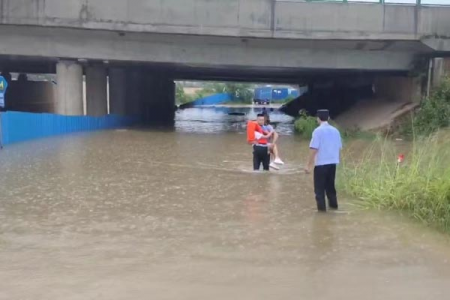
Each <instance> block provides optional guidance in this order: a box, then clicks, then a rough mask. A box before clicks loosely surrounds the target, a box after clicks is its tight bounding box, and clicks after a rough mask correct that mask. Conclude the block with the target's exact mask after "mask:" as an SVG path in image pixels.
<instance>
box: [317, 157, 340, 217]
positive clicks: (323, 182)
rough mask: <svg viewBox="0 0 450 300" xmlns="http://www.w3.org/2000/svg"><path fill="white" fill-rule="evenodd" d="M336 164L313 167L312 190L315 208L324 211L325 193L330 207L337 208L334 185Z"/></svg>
mask: <svg viewBox="0 0 450 300" xmlns="http://www.w3.org/2000/svg"><path fill="white" fill-rule="evenodd" d="M335 179H336V165H324V166H316V167H315V168H314V192H315V194H316V201H317V209H318V210H319V211H326V210H327V206H326V203H325V194H326V195H327V198H328V205H329V207H330V208H333V209H337V208H338V202H337V195H336V187H335V183H334V182H335Z"/></svg>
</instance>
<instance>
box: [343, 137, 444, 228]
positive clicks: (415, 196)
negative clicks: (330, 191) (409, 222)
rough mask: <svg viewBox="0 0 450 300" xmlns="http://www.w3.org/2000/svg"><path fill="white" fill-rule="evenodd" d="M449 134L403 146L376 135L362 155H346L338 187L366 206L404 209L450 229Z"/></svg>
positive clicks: (433, 224) (426, 221)
mask: <svg viewBox="0 0 450 300" xmlns="http://www.w3.org/2000/svg"><path fill="white" fill-rule="evenodd" d="M449 138H450V134H448V132H447V133H445V134H444V133H442V132H441V133H437V134H434V135H432V136H429V137H426V138H420V139H419V138H416V139H414V141H413V142H412V143H411V144H409V145H408V146H406V147H405V149H403V150H405V153H404V155H405V160H404V161H403V162H402V163H400V164H398V163H397V157H398V155H399V154H400V153H401V152H400V151H401V150H402V149H399V148H401V147H399V145H396V144H395V142H393V141H391V140H387V139H381V138H379V139H377V140H376V141H375V142H374V143H373V145H372V146H371V147H370V148H369V149H367V150H366V151H365V152H364V153H363V154H362V156H360V157H359V158H358V159H352V158H350V157H344V163H343V164H342V171H341V178H340V186H341V188H342V189H343V190H344V191H345V192H346V193H348V194H350V195H353V196H355V197H356V198H358V199H360V201H359V204H360V205H362V206H363V207H368V208H377V209H387V210H399V211H405V212H407V213H408V214H409V215H411V217H413V218H415V219H417V220H420V221H421V222H423V223H425V224H427V225H431V226H435V227H438V228H441V229H443V230H446V231H447V232H450V152H449V150H448V149H450V148H449V146H450V142H449Z"/></svg>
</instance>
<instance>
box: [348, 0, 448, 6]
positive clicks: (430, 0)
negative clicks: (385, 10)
mask: <svg viewBox="0 0 450 300" xmlns="http://www.w3.org/2000/svg"><path fill="white" fill-rule="evenodd" d="M348 2H379V1H378V0H348ZM384 2H386V3H405V4H414V3H416V0H384ZM422 4H441V5H442V4H443V5H450V0H422Z"/></svg>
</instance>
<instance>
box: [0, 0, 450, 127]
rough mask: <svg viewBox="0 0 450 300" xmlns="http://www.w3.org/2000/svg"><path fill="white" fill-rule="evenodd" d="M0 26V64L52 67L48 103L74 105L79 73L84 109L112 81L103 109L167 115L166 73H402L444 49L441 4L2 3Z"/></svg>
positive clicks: (449, 35) (289, 76)
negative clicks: (53, 91)
mask: <svg viewBox="0 0 450 300" xmlns="http://www.w3.org/2000/svg"><path fill="white" fill-rule="evenodd" d="M387 1H388V0H386V2H387ZM424 1H433V0H424ZM435 1H442V0H435ZM444 1H445V0H444ZM449 4H450V3H449ZM0 24H1V25H0V41H1V46H0V70H2V71H3V72H38V73H39V72H40V73H56V74H57V88H56V90H57V91H56V100H55V106H54V110H55V112H57V113H60V114H68V115H78V114H82V113H83V87H82V85H83V84H82V80H83V74H84V75H86V94H87V95H86V97H87V99H86V101H87V104H86V106H87V113H88V114H90V115H103V114H106V113H107V101H106V99H107V90H106V89H107V77H109V83H110V84H109V86H110V93H109V94H110V111H111V113H117V114H137V113H142V112H143V111H144V112H145V114H146V117H147V118H149V119H152V118H162V116H164V118H170V115H171V114H172V111H173V104H174V99H173V98H174V92H173V90H174V84H173V80H174V79H203V80H208V79H210V80H214V79H215V80H246V81H274V82H277V81H280V82H281V81H283V82H300V81H302V80H303V81H304V80H308V79H310V78H317V77H320V76H330V74H340V75H339V76H344V75H349V76H354V75H355V74H372V75H393V74H394V75H405V74H408V73H411V71H417V70H420V71H421V72H423V71H426V68H427V66H428V61H429V59H430V58H433V57H440V56H445V55H447V54H448V53H450V6H439V5H436V6H433V5H430V6H428V5H395V4H387V3H385V4H379V3H347V2H345V3H344V2H342V3H334V2H333V3H330V2H305V1H300V0H227V1H223V0H183V4H180V1H179V0H164V1H156V0H128V1H121V0H71V1H60V0H3V1H1V19H0ZM149 94H152V95H153V97H152V99H148V95H149ZM163 112H165V113H163Z"/></svg>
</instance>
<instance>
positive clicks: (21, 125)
mask: <svg viewBox="0 0 450 300" xmlns="http://www.w3.org/2000/svg"><path fill="white" fill-rule="evenodd" d="M0 117H1V125H2V126H1V128H2V137H3V145H9V144H13V143H18V142H23V141H28V140H32V139H37V138H43V137H49V136H55V135H62V134H67V133H74V132H83V131H95V130H101V129H112V128H120V127H126V126H131V125H133V124H135V123H136V122H137V118H135V117H125V116H117V115H107V116H103V117H88V116H62V115H55V114H46V113H45V114H37V113H25V112H14V111H8V112H3V113H1V116H0Z"/></svg>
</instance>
